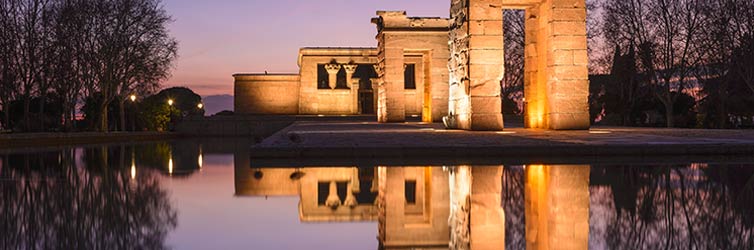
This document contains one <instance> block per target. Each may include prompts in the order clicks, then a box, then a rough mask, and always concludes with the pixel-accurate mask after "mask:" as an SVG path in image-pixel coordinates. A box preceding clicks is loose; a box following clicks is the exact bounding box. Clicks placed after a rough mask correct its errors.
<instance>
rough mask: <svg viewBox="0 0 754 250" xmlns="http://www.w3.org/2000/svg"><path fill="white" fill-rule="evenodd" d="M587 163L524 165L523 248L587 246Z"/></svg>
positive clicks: (582, 247)
mask: <svg viewBox="0 0 754 250" xmlns="http://www.w3.org/2000/svg"><path fill="white" fill-rule="evenodd" d="M589 171H590V167H589V166H543V165H530V166H526V173H525V177H526V178H525V200H526V201H525V217H526V249H535V250H537V249H556V248H557V249H566V250H568V249H574V250H576V249H587V248H588V247H589Z"/></svg>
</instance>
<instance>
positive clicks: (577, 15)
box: [550, 8, 586, 22]
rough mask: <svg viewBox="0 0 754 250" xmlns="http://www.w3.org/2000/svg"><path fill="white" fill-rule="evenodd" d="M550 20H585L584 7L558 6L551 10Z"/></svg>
mask: <svg viewBox="0 0 754 250" xmlns="http://www.w3.org/2000/svg"><path fill="white" fill-rule="evenodd" d="M550 20H551V21H580V22H583V21H585V20H586V8H558V9H555V10H553V11H552V12H551V15H550Z"/></svg>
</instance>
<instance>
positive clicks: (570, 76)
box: [547, 65, 589, 81]
mask: <svg viewBox="0 0 754 250" xmlns="http://www.w3.org/2000/svg"><path fill="white" fill-rule="evenodd" d="M547 73H548V76H549V77H550V80H551V81H552V80H587V79H589V68H587V67H586V66H584V65H553V66H549V67H547Z"/></svg>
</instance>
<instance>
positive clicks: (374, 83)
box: [369, 78, 380, 115]
mask: <svg viewBox="0 0 754 250" xmlns="http://www.w3.org/2000/svg"><path fill="white" fill-rule="evenodd" d="M369 81H370V82H371V83H372V110H374V112H375V113H376V114H377V115H379V113H377V106H378V103H377V100H379V99H380V93H379V92H378V91H377V90H378V89H379V87H380V83H379V79H377V78H372V79H369Z"/></svg>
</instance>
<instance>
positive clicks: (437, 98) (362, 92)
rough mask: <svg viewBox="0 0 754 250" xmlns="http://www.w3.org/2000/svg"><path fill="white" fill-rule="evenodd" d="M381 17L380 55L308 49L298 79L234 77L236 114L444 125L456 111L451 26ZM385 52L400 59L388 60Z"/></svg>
mask: <svg viewBox="0 0 754 250" xmlns="http://www.w3.org/2000/svg"><path fill="white" fill-rule="evenodd" d="M378 15H379V17H378V18H375V19H374V20H373V22H375V23H377V24H378V28H379V30H380V32H379V35H378V40H380V41H385V42H386V43H385V42H380V47H379V48H347V47H341V48H302V49H301V50H300V51H299V58H298V65H299V73H298V74H266V73H265V74H236V75H234V78H235V90H234V96H235V98H234V99H235V107H234V108H235V112H236V113H237V114H241V115H360V114H377V115H378V117H379V118H380V119H379V120H380V121H381V122H402V121H405V119H406V117H407V116H421V117H422V119H423V120H424V121H426V122H433V121H435V122H438V121H441V119H442V117H443V116H445V115H446V114H447V112H448V108H447V104H448V84H447V82H448V75H447V60H448V50H447V30H448V19H443V18H409V17H407V16H406V14H405V12H378ZM384 45H389V46H393V47H391V48H389V49H388V51H400V53H397V54H396V55H399V56H395V57H390V58H386V57H385V55H386V54H385V53H382V52H384V51H385V48H386V47H385V46H384ZM385 72H390V74H384V73H385Z"/></svg>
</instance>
